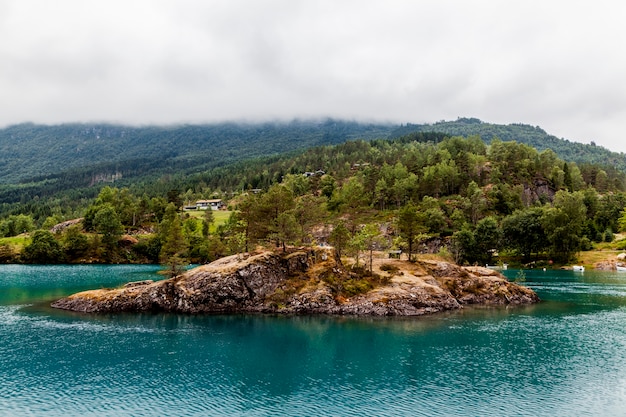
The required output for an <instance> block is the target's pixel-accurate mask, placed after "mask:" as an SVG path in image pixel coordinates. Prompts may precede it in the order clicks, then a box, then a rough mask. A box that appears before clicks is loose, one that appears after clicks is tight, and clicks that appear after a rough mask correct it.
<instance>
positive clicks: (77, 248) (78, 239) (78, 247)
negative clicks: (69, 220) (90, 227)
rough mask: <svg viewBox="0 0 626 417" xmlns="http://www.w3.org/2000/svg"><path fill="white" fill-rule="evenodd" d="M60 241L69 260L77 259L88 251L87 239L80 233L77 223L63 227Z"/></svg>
mask: <svg viewBox="0 0 626 417" xmlns="http://www.w3.org/2000/svg"><path fill="white" fill-rule="evenodd" d="M61 242H62V244H63V250H64V251H65V254H66V256H67V258H68V260H70V261H73V260H76V259H79V258H81V257H83V256H85V255H86V254H87V253H88V252H89V239H88V238H87V236H85V235H84V234H83V233H82V229H81V227H80V226H78V225H73V226H70V227H68V228H67V229H65V231H64V232H63V237H62V238H61Z"/></svg>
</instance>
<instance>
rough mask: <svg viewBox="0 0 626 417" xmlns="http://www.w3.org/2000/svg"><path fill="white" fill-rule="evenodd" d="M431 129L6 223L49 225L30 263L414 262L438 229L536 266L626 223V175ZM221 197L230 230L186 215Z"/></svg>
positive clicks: (456, 251)
mask: <svg viewBox="0 0 626 417" xmlns="http://www.w3.org/2000/svg"><path fill="white" fill-rule="evenodd" d="M425 137H427V136H425ZM428 137H430V140H428V141H420V140H410V139H408V138H406V137H404V138H398V139H394V140H373V141H362V140H357V141H348V142H346V143H343V144H340V145H335V146H321V147H316V148H312V149H310V150H307V151H305V152H300V153H298V154H292V155H291V156H282V157H278V156H273V157H266V158H261V159H256V160H253V161H250V162H249V163H246V164H243V163H238V164H235V165H232V166H226V167H222V168H217V169H213V170H210V171H207V172H205V173H201V174H197V175H193V176H187V177H185V178H182V177H181V178H179V179H178V180H176V181H161V182H159V183H158V184H156V185H154V188H153V189H152V190H159V191H158V192H157V191H155V192H153V193H150V194H149V193H148V192H146V190H149V189H150V188H149V187H139V186H138V185H136V186H135V187H122V188H118V187H112V186H105V187H104V188H102V189H101V190H100V192H99V194H98V195H97V197H96V198H95V199H92V200H90V201H89V203H88V205H87V207H86V208H84V209H83V210H82V211H80V214H81V217H84V220H83V221H82V223H81V224H80V225H79V226H74V227H70V228H67V229H66V230H65V231H63V232H59V233H58V234H56V235H55V234H52V233H51V232H47V231H46V230H45V229H47V228H48V227H49V226H51V225H52V224H54V223H56V222H57V221H60V220H63V218H61V217H60V216H58V215H57V214H55V213H53V212H52V213H51V212H48V213H47V214H49V215H48V216H46V217H45V218H42V217H39V218H35V217H33V216H31V215H29V214H25V213H12V214H10V215H8V216H6V217H5V218H4V219H3V220H2V221H1V222H0V233H2V234H3V235H4V236H12V235H16V234H20V233H23V232H31V231H34V230H36V229H43V230H38V231H37V232H34V233H33V235H32V242H31V243H30V245H28V246H26V247H25V248H24V252H23V253H22V254H21V259H22V260H23V261H25V262H44V261H45V262H51V261H52V260H57V261H63V262H76V261H85V260H91V261H98V262H119V261H126V262H132V261H142V262H164V261H165V260H170V261H171V260H174V261H175V262H173V264H175V265H180V264H182V263H184V262H208V261H211V260H213V259H216V258H218V257H220V256H224V255H228V254H233V253H238V252H240V251H245V250H253V249H254V248H255V247H256V246H257V245H272V246H275V247H278V248H282V249H285V248H286V247H287V246H290V245H301V244H316V243H330V244H332V245H334V246H335V248H336V250H337V251H339V252H340V253H350V254H352V255H354V256H356V259H357V260H358V259H361V256H362V255H364V254H367V253H369V254H371V252H372V251H373V250H374V249H393V250H395V249H402V250H403V251H405V252H407V253H408V256H409V257H411V258H413V257H414V255H415V253H416V252H418V251H420V250H422V248H423V246H424V245H425V243H426V242H428V241H429V240H432V239H435V238H437V239H441V240H442V241H445V242H448V243H447V244H446V245H445V246H444V247H445V250H447V251H449V253H450V256H453V257H454V258H455V259H456V260H457V261H458V262H461V263H463V262H465V263H470V264H472V263H479V264H484V263H490V262H492V261H493V257H494V255H495V254H497V253H501V252H503V251H508V252H509V253H511V254H515V255H517V256H519V257H520V259H521V260H523V261H524V262H530V261H531V260H536V259H539V258H549V259H553V260H554V261H556V262H567V261H568V260H570V259H571V258H572V257H573V256H574V255H575V253H576V252H578V251H579V250H583V249H587V248H590V247H591V245H592V244H593V243H594V242H601V241H608V240H612V239H613V235H614V233H615V232H617V231H618V230H619V227H620V223H619V220H620V217H622V215H623V210H624V207H625V205H626V194H625V193H624V189H625V183H626V181H625V176H624V174H623V173H622V172H621V171H616V170H609V169H605V167H602V166H598V165H593V164H584V165H578V164H576V163H572V162H565V161H563V160H561V159H560V158H558V157H557V156H556V154H555V153H554V152H552V151H551V150H544V151H541V152H540V151H537V150H536V149H534V148H532V147H530V146H528V145H524V144H520V143H517V142H503V141H501V140H493V141H492V142H491V144H490V145H487V144H485V142H484V141H482V140H481V139H480V138H479V137H478V136H471V137H467V138H465V137H441V136H439V135H430V136H428ZM172 185H175V186H176V187H175V188H172ZM140 189H142V190H143V192H141V193H140V192H138V190H140ZM210 197H219V198H222V199H224V200H225V201H227V202H228V204H229V206H230V208H231V209H232V215H231V217H230V218H229V219H228V221H226V222H225V223H224V224H220V225H219V227H217V225H214V224H213V223H212V220H211V219H210V218H209V217H207V218H205V219H198V218H197V217H195V216H190V215H189V213H186V212H184V211H181V208H182V207H183V206H184V205H185V204H188V203H189V202H192V201H195V199H199V198H210ZM206 214H207V216H209V215H210V214H212V213H211V212H210V211H207V212H206ZM125 234H130V235H133V236H135V238H134V239H136V240H137V241H136V242H135V241H133V240H132V239H130V240H129V239H126V240H124V239H122V236H123V235H125ZM53 241H56V242H57V243H58V245H55V244H54V243H53ZM33 245H34V246H33ZM38 246H39V247H40V249H38V250H35V249H36V248H37V247H38ZM29 248H30V249H29ZM5 252H6V250H5ZM45 253H49V254H51V255H50V256H48V255H45ZM14 258H15V257H14ZM14 258H13V259H14ZM175 269H176V268H173V270H175Z"/></svg>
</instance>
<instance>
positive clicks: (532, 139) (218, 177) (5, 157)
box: [0, 119, 624, 224]
mask: <svg viewBox="0 0 626 417" xmlns="http://www.w3.org/2000/svg"><path fill="white" fill-rule="evenodd" d="M457 134H459V135H462V136H464V137H471V136H472V135H478V136H475V137H479V138H481V139H482V140H483V141H484V142H485V143H491V142H492V141H493V139H494V137H498V138H500V140H503V141H509V140H515V141H516V142H517V143H530V144H532V146H533V147H535V148H537V149H539V150H546V149H549V150H551V151H554V152H553V155H554V156H555V157H558V158H560V159H562V160H564V161H568V162H575V163H576V169H578V170H579V171H580V172H581V173H582V174H583V176H584V178H585V181H586V182H587V183H588V184H593V185H594V186H596V187H598V188H599V189H603V188H606V189H613V188H616V187H617V188H619V187H618V186H617V185H616V184H615V182H618V183H619V181H620V180H619V178H620V175H622V173H623V170H620V169H618V168H619V167H620V166H623V165H624V163H623V160H624V155H622V154H616V153H612V152H609V151H608V150H606V149H604V148H602V147H597V146H591V145H583V144H578V143H573V142H569V141H566V140H561V139H557V138H555V137H553V136H550V135H547V134H546V133H545V132H544V131H543V130H541V129H539V128H536V127H531V126H526V125H508V126H503V125H494V124H489V123H483V122H481V121H480V120H477V119H459V120H457V121H456V122H440V123H435V124H432V125H410V124H409V125H403V126H397V125H395V126H394V125H381V124H363V123H356V122H345V121H336V120H324V121H318V122H314V121H294V122H291V123H263V124H234V123H222V124H215V125H204V126H170V127H155V126H149V127H129V126H117V125H98V124H67V125H59V126H40V125H33V124H23V125H18V126H12V127H8V128H5V129H1V130H0V218H2V217H6V216H8V215H18V214H27V215H30V216H33V218H34V219H35V221H36V222H37V223H38V224H41V223H42V222H43V221H44V219H45V218H47V217H49V216H52V215H54V216H55V217H57V218H63V219H64V218H72V217H78V216H80V215H81V213H82V212H84V210H85V208H86V206H87V205H88V204H89V202H90V201H91V200H92V199H93V198H95V196H96V195H97V194H98V192H99V190H100V189H101V188H102V187H103V186H105V185H115V186H117V187H127V188H129V189H130V190H131V191H132V192H133V193H134V194H146V195H148V196H149V197H150V198H152V197H159V196H165V195H166V193H168V192H169V191H170V190H173V189H177V190H188V189H194V190H195V189H210V190H217V191H218V194H219V193H222V192H225V193H226V192H237V191H241V190H246V189H255V188H261V189H267V188H268V187H269V186H270V185H271V184H273V183H275V182H278V181H280V180H281V178H282V177H283V176H284V175H285V174H290V173H291V174H299V173H304V172H308V171H310V172H314V171H317V170H323V171H326V172H331V171H333V172H335V173H337V174H338V175H339V176H345V175H346V173H347V172H350V170H351V169H352V168H353V164H359V163H365V164H379V165H380V164H381V163H383V162H385V163H388V164H392V163H395V162H394V161H393V158H395V156H394V157H391V156H389V155H384V152H386V149H387V148H388V147H394V146H396V145H400V144H405V145H406V144H413V145H412V146H417V145H415V144H423V145H428V144H431V145H432V144H438V143H440V142H442V141H443V140H444V139H445V138H447V137H450V136H454V135H457ZM386 138H393V139H392V140H391V142H386V141H385V139H386ZM370 141H371V142H372V147H373V148H372V149H373V150H372V152H374V153H371V152H370V150H368V151H367V152H365V151H363V149H365V148H366V147H367V146H368V145H366V143H367V142H370ZM335 144H339V145H340V146H339V147H337V148H334V147H330V145H335ZM306 149H312V150H311V151H310V152H304V153H303V150H306ZM359 152H360V153H359ZM376 152H378V153H376ZM397 152H399V153H400V154H402V153H403V152H405V150H399V151H397ZM420 152H421V151H420ZM424 152H426V151H424ZM407 155H412V153H411V152H408V153H407ZM564 155H565V156H564ZM291 157H293V159H292V158H291ZM414 158H415V159H416V160H420V161H421V159H420V158H423V155H419V154H418V155H415V157H414ZM403 163H406V166H407V167H408V169H409V170H413V171H415V173H416V174H419V172H418V171H417V168H415V166H416V165H415V164H416V162H414V161H413V162H412V161H406V162H404V161H403ZM421 163H422V162H420V164H421ZM461 163H464V162H462V161H461ZM420 169H421V168H420ZM598 174H599V178H596V175H598ZM553 177H554V175H553ZM555 178H556V177H555ZM211 192H213V191H211Z"/></svg>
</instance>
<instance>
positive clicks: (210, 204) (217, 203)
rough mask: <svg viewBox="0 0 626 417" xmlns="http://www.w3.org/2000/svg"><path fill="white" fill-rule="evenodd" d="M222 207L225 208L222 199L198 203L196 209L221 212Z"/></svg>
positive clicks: (199, 201)
mask: <svg viewBox="0 0 626 417" xmlns="http://www.w3.org/2000/svg"><path fill="white" fill-rule="evenodd" d="M222 207H224V202H223V201H222V200H221V199H214V200H198V201H196V209H198V210H208V209H211V210H219V209H221V208H222Z"/></svg>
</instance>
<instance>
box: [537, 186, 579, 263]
mask: <svg viewBox="0 0 626 417" xmlns="http://www.w3.org/2000/svg"><path fill="white" fill-rule="evenodd" d="M586 212H587V208H586V206H585V204H584V194H583V193H582V192H580V191H577V192H575V193H569V192H567V191H563V190H562V191H559V192H557V193H556V195H555V198H554V203H553V206H552V207H550V208H548V209H546V210H545V212H544V216H543V218H542V223H543V227H544V230H545V232H546V236H547V238H548V242H549V244H550V251H551V254H552V255H553V257H554V258H556V259H557V260H559V261H561V262H568V261H569V260H570V259H571V258H572V256H573V254H574V253H575V252H577V251H578V250H579V249H580V244H581V235H582V229H583V226H584V224H585V220H586Z"/></svg>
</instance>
